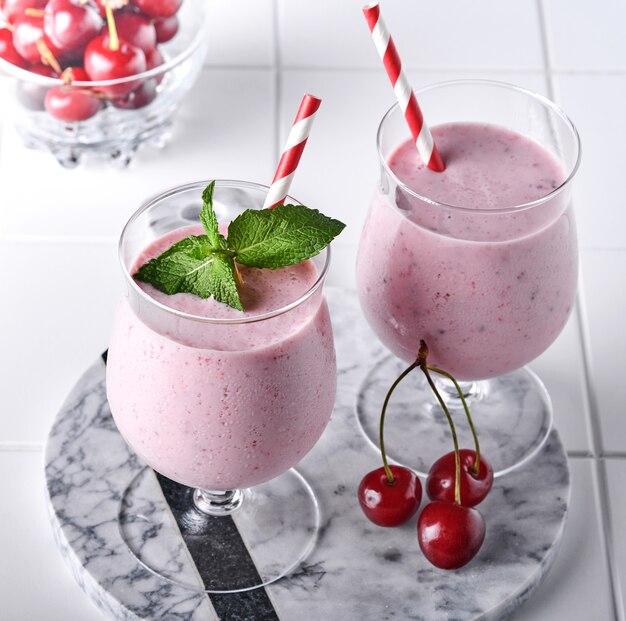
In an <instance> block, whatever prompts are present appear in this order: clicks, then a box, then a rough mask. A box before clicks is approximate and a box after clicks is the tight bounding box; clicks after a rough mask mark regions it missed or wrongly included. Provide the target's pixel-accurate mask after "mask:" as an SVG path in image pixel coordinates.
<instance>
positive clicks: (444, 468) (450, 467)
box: [426, 449, 493, 507]
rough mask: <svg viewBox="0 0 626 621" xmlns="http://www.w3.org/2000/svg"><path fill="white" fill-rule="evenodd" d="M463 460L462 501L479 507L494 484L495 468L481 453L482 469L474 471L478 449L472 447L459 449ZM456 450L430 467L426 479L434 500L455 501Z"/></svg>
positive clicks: (429, 492) (428, 492) (427, 489)
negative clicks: (475, 472)
mask: <svg viewBox="0 0 626 621" xmlns="http://www.w3.org/2000/svg"><path fill="white" fill-rule="evenodd" d="M459 458H460V460H461V480H460V484H461V504H462V505H463V506H464V507H475V506H476V505H477V504H479V503H481V502H482V501H483V500H484V499H485V498H486V496H487V494H488V493H489V491H490V490H491V487H492V485H493V468H492V467H491V465H490V464H489V462H488V461H487V460H486V459H485V457H484V455H481V456H480V462H479V468H478V473H477V474H474V464H475V463H476V452H475V451H472V450H470V449H461V450H460V451H459ZM454 472H455V460H454V451H452V452H450V453H446V454H445V455H444V456H443V457H440V458H439V459H438V460H437V461H436V462H435V463H434V464H433V465H432V466H431V468H430V470H429V472H428V478H427V479H426V492H427V494H428V497H429V498H430V499H431V500H443V501H445V502H454V477H455V474H454Z"/></svg>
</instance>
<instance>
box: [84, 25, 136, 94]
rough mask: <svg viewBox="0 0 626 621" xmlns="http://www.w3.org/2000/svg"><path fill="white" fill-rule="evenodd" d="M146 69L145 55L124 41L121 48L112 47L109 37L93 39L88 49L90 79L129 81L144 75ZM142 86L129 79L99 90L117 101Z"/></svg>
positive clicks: (88, 73) (87, 64) (86, 67)
mask: <svg viewBox="0 0 626 621" xmlns="http://www.w3.org/2000/svg"><path fill="white" fill-rule="evenodd" d="M116 47H117V49H115V48H116ZM146 68H147V66H146V56H145V54H144V53H143V52H142V51H141V50H140V49H139V48H138V47H135V46H133V45H130V44H129V43H126V42H125V41H122V40H120V41H119V45H118V46H115V45H113V46H112V45H111V38H110V36H109V35H108V34H105V35H100V36H98V37H95V38H94V39H92V40H91V42H90V43H89V45H88V46H87V49H86V50H85V70H86V71H87V75H88V76H89V79H90V80H94V81H98V80H115V79H118V78H127V77H129V76H133V75H136V74H138V73H142V72H143V71H145V70H146ZM140 85H141V80H129V81H127V82H123V83H121V84H115V85H111V86H103V87H101V88H100V90H101V91H102V92H103V93H105V94H106V95H108V96H109V97H112V98H118V97H124V96H126V95H128V93H131V92H132V91H134V90H135V89H137V88H139V86H140Z"/></svg>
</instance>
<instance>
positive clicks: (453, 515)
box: [358, 341, 493, 569]
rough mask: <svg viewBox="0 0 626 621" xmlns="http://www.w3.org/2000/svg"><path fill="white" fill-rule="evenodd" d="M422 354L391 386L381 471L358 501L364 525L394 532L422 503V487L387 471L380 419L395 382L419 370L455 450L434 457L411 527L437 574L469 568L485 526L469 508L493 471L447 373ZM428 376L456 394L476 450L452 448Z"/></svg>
mask: <svg viewBox="0 0 626 621" xmlns="http://www.w3.org/2000/svg"><path fill="white" fill-rule="evenodd" d="M427 357H428V348H427V346H426V343H424V341H422V342H421V344H420V353H419V355H418V359H417V360H416V362H415V363H413V364H412V365H411V366H410V367H409V368H408V369H406V370H405V371H404V372H403V373H402V374H401V375H400V377H399V378H398V379H397V380H396V381H395V382H394V383H393V385H392V386H391V388H390V389H389V392H388V393H387V397H386V398H385V402H384V404H383V409H382V412H381V419H380V445H381V454H382V458H383V467H382V468H378V469H376V470H373V471H372V472H369V473H368V474H366V475H365V477H363V479H362V480H361V484H360V485H359V490H358V499H359V504H360V505H361V508H362V509H363V512H364V513H365V515H366V516H367V518H368V519H369V520H371V521H372V522H374V524H377V525H379V526H399V525H400V524H404V523H405V522H407V521H408V520H410V519H411V518H412V517H413V516H414V515H415V513H416V512H417V510H418V509H419V506H420V504H421V501H422V484H421V482H420V480H419V478H418V477H417V475H416V474H415V472H413V471H412V470H410V469H408V468H405V467H403V466H395V465H392V466H389V465H388V463H387V456H386V454H385V448H384V435H383V429H384V419H385V412H386V409H387V405H388V403H389V399H390V397H391V394H392V393H393V391H394V389H395V388H396V386H397V385H398V384H399V383H400V381H401V380H402V379H403V378H404V377H406V375H408V374H409V373H410V372H411V371H412V370H413V369H414V368H416V367H419V368H421V369H422V371H423V372H424V373H425V375H426V378H427V380H428V382H429V384H430V386H431V388H432V389H433V391H434V392H435V395H436V396H437V399H438V400H439V403H440V405H441V406H442V409H443V410H444V413H445V414H446V416H447V418H448V422H449V423H450V428H451V431H452V437H453V441H454V448H455V450H454V451H452V452H450V453H446V454H445V455H443V456H442V457H440V458H439V459H438V460H437V461H436V462H435V463H434V464H433V465H432V467H431V468H430V470H429V473H428V477H427V479H426V492H427V494H428V497H429V498H430V500H431V502H429V503H428V504H427V505H426V506H425V507H424V509H423V510H422V512H421V514H420V516H419V519H418V522H417V538H418V542H419V545H420V548H421V550H422V552H423V553H424V556H425V557H426V558H427V559H428V560H429V561H430V562H431V563H432V564H433V565H435V566H436V567H439V568H440V569H458V568H460V567H463V566H464V565H466V564H467V563H469V562H470V561H471V560H472V559H473V558H474V556H476V554H477V553H478V551H479V550H480V547H481V546H482V543H483V541H484V539H485V521H484V519H483V517H482V515H481V513H480V512H479V511H478V510H477V509H475V508H474V507H475V506H476V505H478V504H479V503H481V502H482V501H483V500H484V499H485V498H486V496H487V494H488V493H489V491H490V490H491V487H492V485H493V469H492V467H491V465H490V464H489V463H488V462H487V461H486V460H485V458H484V457H483V456H481V454H480V448H479V445H478V437H477V434H476V432H475V430H474V425H473V422H472V420H471V415H470V412H469V408H468V407H467V404H466V403H465V399H464V398H463V396H462V393H461V391H460V389H459V388H458V384H457V383H456V380H454V378H452V377H451V376H450V375H449V374H448V373H446V372H445V371H442V370H440V369H437V368H436V367H431V366H429V365H428V364H427V362H426V359H427ZM430 371H433V372H436V373H440V374H442V375H445V376H446V377H449V378H450V379H451V380H452V381H453V382H454V384H455V386H456V387H457V389H458V390H459V395H461V400H462V402H463V405H464V408H465V412H466V415H467V417H468V421H469V423H470V426H471V428H472V433H473V435H474V440H475V443H476V450H475V451H473V450H469V449H461V450H459V448H458V441H457V437H456V430H455V428H454V423H453V421H452V418H451V416H450V413H449V411H448V409H447V406H446V405H445V402H444V401H443V399H442V398H441V396H440V395H439V393H438V391H437V388H436V386H435V385H434V383H433V382H432V379H431V377H430Z"/></svg>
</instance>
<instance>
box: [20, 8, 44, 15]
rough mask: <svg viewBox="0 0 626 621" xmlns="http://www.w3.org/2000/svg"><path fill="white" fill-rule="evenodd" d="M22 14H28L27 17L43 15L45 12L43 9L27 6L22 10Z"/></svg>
mask: <svg viewBox="0 0 626 621" xmlns="http://www.w3.org/2000/svg"><path fill="white" fill-rule="evenodd" d="M24 15H28V17H44V16H45V15H46V12H45V11H44V10H43V9H34V8H28V9H26V10H25V11H24Z"/></svg>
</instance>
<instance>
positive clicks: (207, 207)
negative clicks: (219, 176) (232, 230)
mask: <svg viewBox="0 0 626 621" xmlns="http://www.w3.org/2000/svg"><path fill="white" fill-rule="evenodd" d="M214 188H215V181H211V183H209V185H207V187H206V188H204V192H202V211H200V222H202V226H204V230H205V231H206V234H207V238H208V240H209V244H210V246H211V247H212V248H216V249H225V248H228V244H227V243H226V239H224V236H223V235H221V234H220V231H219V225H218V223H217V217H216V216H215V212H214V211H213V189H214Z"/></svg>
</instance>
